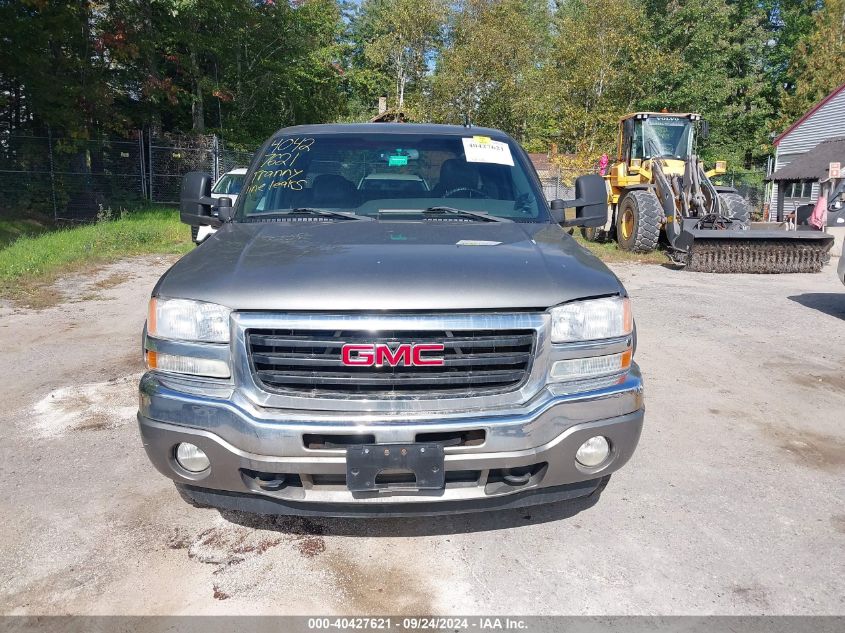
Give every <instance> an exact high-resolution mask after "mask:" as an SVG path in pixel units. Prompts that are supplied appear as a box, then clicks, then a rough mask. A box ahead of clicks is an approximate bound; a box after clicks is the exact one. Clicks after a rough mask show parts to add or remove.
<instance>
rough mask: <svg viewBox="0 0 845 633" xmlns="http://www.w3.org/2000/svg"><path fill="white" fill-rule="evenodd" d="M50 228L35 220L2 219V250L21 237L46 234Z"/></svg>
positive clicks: (0, 246) (0, 227)
mask: <svg viewBox="0 0 845 633" xmlns="http://www.w3.org/2000/svg"><path fill="white" fill-rule="evenodd" d="M49 230H50V227H49V226H48V225H47V224H45V223H44V222H39V221H38V220H36V219H33V218H25V219H17V220H7V219H6V218H0V248H5V247H6V246H8V245H9V244H11V243H12V242H14V241H16V240H18V239H19V238H21V237H30V236H33V235H38V234H40V233H45V232H47V231H49Z"/></svg>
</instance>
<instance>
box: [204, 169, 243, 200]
mask: <svg viewBox="0 0 845 633" xmlns="http://www.w3.org/2000/svg"><path fill="white" fill-rule="evenodd" d="M245 176H246V174H224V175H223V176H222V177H221V178H220V180H218V181H217V184H216V185H214V189H212V190H211V193H225V194H231V195H234V196H236V195H238V194H239V193H240V192H241V187H242V186H243V184H244V177H245Z"/></svg>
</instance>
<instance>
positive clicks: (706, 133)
mask: <svg viewBox="0 0 845 633" xmlns="http://www.w3.org/2000/svg"><path fill="white" fill-rule="evenodd" d="M698 137H699V138H700V139H701V140H702V141H703V140H706V139H708V138H710V121H708V120H707V119H701V126H700V127H699V129H698Z"/></svg>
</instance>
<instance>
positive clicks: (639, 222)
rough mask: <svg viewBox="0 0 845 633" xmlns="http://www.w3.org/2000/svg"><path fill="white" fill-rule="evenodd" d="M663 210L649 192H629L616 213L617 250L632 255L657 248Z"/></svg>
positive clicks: (620, 202)
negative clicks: (631, 253) (628, 252)
mask: <svg viewBox="0 0 845 633" xmlns="http://www.w3.org/2000/svg"><path fill="white" fill-rule="evenodd" d="M662 222H663V208H662V207H661V206H660V201H659V200H658V199H657V196H655V195H654V194H653V193H652V192H651V191H645V190H639V189H638V190H636V191H629V192H628V193H627V194H625V196H624V197H623V198H622V200H620V201H619V206H618V208H617V212H616V241H617V242H618V243H619V248H621V249H622V250H626V251H631V252H633V253H648V252H649V251H653V250H654V249H655V248H657V241H658V240H659V239H660V225H661V224H662Z"/></svg>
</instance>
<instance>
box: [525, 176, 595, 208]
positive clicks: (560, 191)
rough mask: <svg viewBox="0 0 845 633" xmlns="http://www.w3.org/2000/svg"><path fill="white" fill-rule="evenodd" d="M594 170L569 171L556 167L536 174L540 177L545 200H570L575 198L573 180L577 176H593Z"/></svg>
mask: <svg viewBox="0 0 845 633" xmlns="http://www.w3.org/2000/svg"><path fill="white" fill-rule="evenodd" d="M595 173H597V172H596V171H595V170H584V169H569V168H565V167H557V168H553V169H547V170H541V171H538V172H537V175H538V176H539V177H540V184H541V185H542V186H543V194H544V195H545V196H546V200H548V201H549V202H551V201H552V200H558V199H560V200H572V199H574V198H575V180H576V179H577V178H578V176H584V175H586V174H595Z"/></svg>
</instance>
